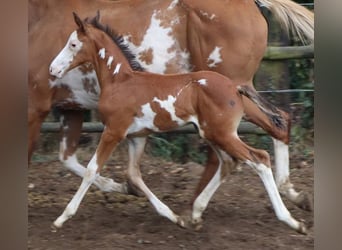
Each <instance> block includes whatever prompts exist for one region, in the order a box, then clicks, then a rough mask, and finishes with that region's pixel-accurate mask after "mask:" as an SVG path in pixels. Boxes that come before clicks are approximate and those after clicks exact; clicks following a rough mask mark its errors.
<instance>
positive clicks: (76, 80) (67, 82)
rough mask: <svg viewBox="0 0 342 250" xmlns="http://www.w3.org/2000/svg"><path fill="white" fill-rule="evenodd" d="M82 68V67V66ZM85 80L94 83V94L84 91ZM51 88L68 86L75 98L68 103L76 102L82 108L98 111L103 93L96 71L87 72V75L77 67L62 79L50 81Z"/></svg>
mask: <svg viewBox="0 0 342 250" xmlns="http://www.w3.org/2000/svg"><path fill="white" fill-rule="evenodd" d="M81 67H82V66H81ZM85 79H88V80H89V81H92V82H93V83H94V86H93V87H94V90H95V93H94V92H91V91H87V90H86V89H84V85H83V82H84V80H85ZM49 84H50V87H51V88H52V87H57V88H58V87H61V86H62V85H64V86H68V87H69V89H70V90H71V92H72V94H73V97H72V98H70V99H67V100H66V101H70V102H76V103H78V104H79V105H80V107H82V108H86V109H96V108H97V103H98V100H99V95H100V93H101V90H100V86H99V83H98V80H97V77H96V73H95V71H90V72H87V73H86V74H85V73H84V72H83V71H82V70H81V69H80V67H76V68H74V69H72V70H70V71H68V72H67V73H66V74H65V75H64V76H63V77H62V78H58V79H55V80H54V81H52V80H49Z"/></svg>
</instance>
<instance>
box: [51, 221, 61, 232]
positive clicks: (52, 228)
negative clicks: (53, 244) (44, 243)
mask: <svg viewBox="0 0 342 250" xmlns="http://www.w3.org/2000/svg"><path fill="white" fill-rule="evenodd" d="M50 229H51V232H52V233H56V232H57V231H58V229H59V227H57V226H56V225H55V223H52V224H51V226H50Z"/></svg>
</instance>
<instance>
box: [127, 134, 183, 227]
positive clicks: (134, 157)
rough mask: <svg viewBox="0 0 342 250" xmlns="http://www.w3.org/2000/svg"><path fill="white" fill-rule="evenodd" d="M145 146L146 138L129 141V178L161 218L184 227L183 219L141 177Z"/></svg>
mask: <svg viewBox="0 0 342 250" xmlns="http://www.w3.org/2000/svg"><path fill="white" fill-rule="evenodd" d="M145 144H146V137H136V138H131V139H129V140H128V153H129V163H128V171H127V172H128V178H129V180H130V182H131V183H132V184H133V185H134V186H136V187H137V188H139V189H140V190H141V191H142V192H143V193H144V194H145V195H146V197H147V198H148V200H149V201H150V202H151V204H152V205H153V207H154V208H155V209H156V210H157V212H158V213H159V214H160V215H161V216H164V217H166V218H168V219H169V220H171V221H172V222H173V223H176V224H178V225H180V226H181V227H184V222H183V221H182V220H181V218H180V217H179V216H178V215H176V214H175V213H174V212H173V211H172V210H171V209H170V208H169V207H168V206H167V205H165V204H164V203H163V202H162V201H160V200H159V199H158V198H157V196H155V195H154V194H153V193H152V191H151V190H150V189H149V188H148V187H147V186H146V184H145V182H144V181H143V179H142V177H141V172H140V167H139V161H140V158H141V155H142V153H143V151H144V148H145Z"/></svg>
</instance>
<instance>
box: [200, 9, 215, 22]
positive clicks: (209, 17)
mask: <svg viewBox="0 0 342 250" xmlns="http://www.w3.org/2000/svg"><path fill="white" fill-rule="evenodd" d="M200 13H201V15H202V16H204V17H206V18H208V19H210V20H213V19H214V18H215V17H216V15H215V14H211V15H210V14H209V13H208V12H205V11H203V10H200Z"/></svg>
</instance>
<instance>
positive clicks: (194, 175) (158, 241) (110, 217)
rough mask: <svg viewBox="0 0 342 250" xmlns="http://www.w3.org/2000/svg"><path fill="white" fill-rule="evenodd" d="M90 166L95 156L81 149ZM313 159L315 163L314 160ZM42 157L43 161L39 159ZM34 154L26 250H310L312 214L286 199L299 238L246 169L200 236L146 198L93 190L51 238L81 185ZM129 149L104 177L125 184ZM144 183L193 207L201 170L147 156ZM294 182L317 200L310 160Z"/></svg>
mask: <svg viewBox="0 0 342 250" xmlns="http://www.w3.org/2000/svg"><path fill="white" fill-rule="evenodd" d="M79 155H80V159H81V162H82V163H83V164H84V165H86V163H87V162H88V160H89V158H90V156H91V155H90V154H89V153H87V152H85V151H82V150H81V151H80V154H79ZM309 158H310V157H309ZM37 159H38V160H37ZM57 159H58V155H57V152H54V153H49V158H42V157H41V158H39V157H37V156H35V160H34V162H32V164H31V165H30V168H29V176H28V183H29V187H28V214H29V217H28V239H29V241H28V249H43V250H49V249H56V250H57V249H63V250H65V249H68V250H69V249H85V250H86V249H165V250H168V249H234V250H240V249H263V250H266V249H278V250H280V249H291V250H294V249H313V248H314V227H313V218H314V214H313V212H308V211H304V210H301V209H299V208H297V207H296V206H295V205H293V204H292V203H291V202H289V201H288V200H286V199H285V198H284V202H285V204H286V206H287V208H288V209H289V211H290V212H291V213H292V215H293V216H294V217H295V218H296V219H301V220H303V221H304V222H305V223H306V225H307V226H308V227H309V230H308V231H309V232H308V235H301V234H298V233H297V232H295V231H293V230H292V229H290V228H289V227H287V226H286V225H284V224H283V223H281V222H280V221H278V220H277V218H276V216H275V214H274V212H273V209H272V207H271V204H270V201H269V199H268V196H267V194H266V192H265V189H264V187H263V185H262V182H261V180H260V179H259V177H258V176H257V175H256V173H254V172H253V171H252V170H251V169H249V168H248V167H243V168H242V170H240V171H235V172H234V173H232V174H231V175H230V176H228V178H227V180H226V182H225V183H223V184H222V186H221V187H220V188H219V189H218V191H217V192H216V193H215V195H214V197H213V198H212V200H211V202H210V203H209V205H208V208H207V210H206V211H205V213H204V215H203V219H204V223H203V227H202V229H201V230H199V231H194V230H191V229H182V228H180V227H178V226H177V225H175V224H173V223H172V222H170V221H168V220H167V219H165V218H163V217H161V216H159V215H158V214H157V212H156V211H155V210H154V209H153V207H152V206H151V205H150V203H149V202H148V201H147V199H146V198H144V197H135V196H128V195H122V194H117V193H102V192H100V191H99V190H98V189H97V188H96V187H91V188H90V190H89V191H88V193H87V195H86V196H85V199H84V200H83V201H82V203H81V205H80V207H79V210H78V212H77V214H76V215H75V216H74V217H73V218H72V219H70V220H69V221H67V222H66V223H65V224H64V226H63V228H61V229H59V230H58V231H57V232H53V231H52V230H51V228H50V226H51V224H52V222H53V221H54V220H55V219H56V218H57V217H58V216H59V215H60V214H61V213H62V212H63V210H64V208H65V206H66V205H67V203H68V202H69V200H70V199H71V198H72V196H73V195H74V194H75V192H76V190H77V188H78V187H79V184H80V182H81V179H80V178H79V177H77V176H75V175H74V174H72V173H71V172H69V171H68V170H66V169H65V168H64V167H63V166H62V164H61V163H60V162H59V161H58V160H57ZM126 163H127V159H126V153H125V146H124V145H122V146H121V150H119V151H118V152H117V153H115V154H114V156H113V157H112V158H111V160H110V161H109V162H108V164H107V165H106V167H105V169H104V170H103V172H102V175H104V176H108V177H111V178H115V180H116V181H122V180H124V170H125V165H126ZM141 169H142V172H143V178H144V180H145V182H146V183H147V185H148V186H149V187H150V188H151V190H152V191H153V192H154V193H155V194H156V195H157V196H158V197H159V198H160V199H161V200H162V201H164V202H165V203H166V204H167V205H169V206H170V207H171V209H173V210H174V211H175V212H176V213H182V211H184V210H185V209H186V208H188V206H189V202H190V199H191V195H192V194H193V191H194V188H195V186H196V183H197V182H198V180H199V177H200V173H201V171H202V170H203V167H202V166H201V165H199V164H196V163H192V162H189V163H187V164H184V165H181V164H177V163H172V162H166V161H164V160H161V159H158V158H155V157H151V156H148V155H146V154H145V155H144V157H143V160H142V166H141ZM291 180H292V182H293V183H294V184H295V186H296V188H297V189H299V190H304V191H306V192H308V193H309V194H310V195H312V196H313V183H314V168H313V157H312V158H310V159H307V158H306V159H303V158H301V157H299V156H293V155H292V156H291Z"/></svg>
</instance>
